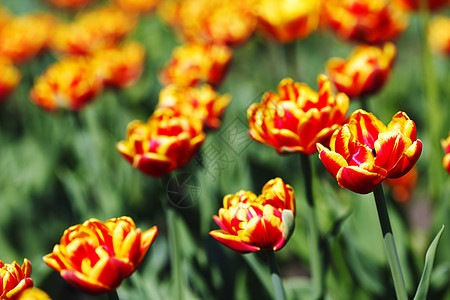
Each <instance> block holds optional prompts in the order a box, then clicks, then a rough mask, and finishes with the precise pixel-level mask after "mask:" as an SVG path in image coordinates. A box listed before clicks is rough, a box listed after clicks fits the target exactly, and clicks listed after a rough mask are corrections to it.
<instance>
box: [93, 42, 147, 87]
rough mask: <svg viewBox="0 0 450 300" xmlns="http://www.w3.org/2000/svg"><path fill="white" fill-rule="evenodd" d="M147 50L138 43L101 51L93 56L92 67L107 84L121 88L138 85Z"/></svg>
mask: <svg viewBox="0 0 450 300" xmlns="http://www.w3.org/2000/svg"><path fill="white" fill-rule="evenodd" d="M144 60H145V49H144V47H143V46H142V45H141V44H140V43H138V42H127V43H125V44H123V45H122V46H121V47H117V46H116V47H110V48H105V49H101V50H99V51H97V52H95V53H94V54H93V57H92V65H93V68H94V69H95V72H96V73H97V74H98V76H99V77H100V78H102V79H103V82H104V83H105V84H109V85H112V86H118V87H121V88H125V87H130V86H132V85H133V84H135V83H136V81H137V80H138V79H139V77H140V76H141V74H142V71H143V69H144Z"/></svg>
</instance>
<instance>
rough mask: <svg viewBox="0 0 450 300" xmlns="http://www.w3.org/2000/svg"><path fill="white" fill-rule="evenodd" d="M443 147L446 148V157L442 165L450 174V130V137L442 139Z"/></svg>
mask: <svg viewBox="0 0 450 300" xmlns="http://www.w3.org/2000/svg"><path fill="white" fill-rule="evenodd" d="M441 145H442V149H443V150H444V158H443V159H442V165H443V166H444V168H445V169H446V170H447V172H448V173H449V174H450V132H449V133H448V138H446V139H445V140H444V139H442V140H441Z"/></svg>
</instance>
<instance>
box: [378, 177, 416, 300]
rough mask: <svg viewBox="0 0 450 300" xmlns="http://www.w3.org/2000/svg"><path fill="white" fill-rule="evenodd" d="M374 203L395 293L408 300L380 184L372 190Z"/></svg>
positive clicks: (399, 297) (398, 297)
mask: <svg viewBox="0 0 450 300" xmlns="http://www.w3.org/2000/svg"><path fill="white" fill-rule="evenodd" d="M373 194H374V196H375V203H376V205H377V211H378V217H379V219H380V225H381V231H382V232H383V240H384V247H385V249H386V254H387V258H388V262H389V267H390V269H391V274H392V278H393V280H394V287H395V293H396V294H397V299H398V300H408V294H407V292H406V286H405V280H404V279H403V273H402V268H401V266H400V260H399V259H398V254H397V249H396V247H395V241H394V235H393V233H392V228H391V222H390V221H389V215H388V211H387V207H386V200H385V198H384V193H383V188H382V186H381V184H379V185H378V186H377V188H376V189H375V191H374V192H373Z"/></svg>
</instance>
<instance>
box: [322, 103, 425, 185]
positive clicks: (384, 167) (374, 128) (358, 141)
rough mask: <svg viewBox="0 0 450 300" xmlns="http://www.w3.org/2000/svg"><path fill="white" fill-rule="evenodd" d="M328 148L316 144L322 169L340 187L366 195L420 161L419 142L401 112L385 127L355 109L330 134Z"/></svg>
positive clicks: (411, 123)
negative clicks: (346, 120) (329, 174)
mask: <svg viewBox="0 0 450 300" xmlns="http://www.w3.org/2000/svg"><path fill="white" fill-rule="evenodd" d="M330 148H331V150H329V149H327V148H326V147H324V146H323V145H321V144H320V143H318V144H317V149H318V150H319V157H320V159H321V160H322V163H323V164H324V165H325V168H326V169H327V170H328V171H329V172H330V173H331V175H333V176H334V177H335V178H336V179H337V181H338V184H339V185H340V186H341V187H343V188H347V189H349V190H351V191H353V192H356V193H360V194H367V193H370V192H372V191H374V190H375V188H376V187H377V186H378V185H379V184H380V183H381V182H382V181H383V180H384V179H386V178H397V177H401V176H403V175H405V174H406V173H407V172H408V171H409V170H410V169H411V168H412V167H413V166H414V164H415V163H416V161H417V160H418V159H419V156H420V154H421V152H422V142H421V141H420V140H418V139H416V125H415V124H414V122H413V121H412V120H410V119H409V117H408V116H407V115H406V113H404V112H398V113H397V114H395V115H394V116H393V117H392V121H391V122H390V123H389V124H388V126H385V125H384V124H383V123H382V122H381V121H380V120H378V119H377V118H376V117H375V116H374V115H373V114H371V113H368V112H366V111H364V110H357V111H355V112H354V113H353V114H352V115H351V116H350V119H349V122H348V124H345V125H344V126H342V127H341V128H340V129H339V130H337V131H336V132H335V133H334V134H333V136H332V137H331V141H330Z"/></svg>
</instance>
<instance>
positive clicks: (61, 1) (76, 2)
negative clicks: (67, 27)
mask: <svg viewBox="0 0 450 300" xmlns="http://www.w3.org/2000/svg"><path fill="white" fill-rule="evenodd" d="M47 1H48V2H50V4H52V5H54V6H56V7H58V8H66V9H79V8H82V7H84V6H86V5H88V4H90V3H91V2H94V0H47Z"/></svg>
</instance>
